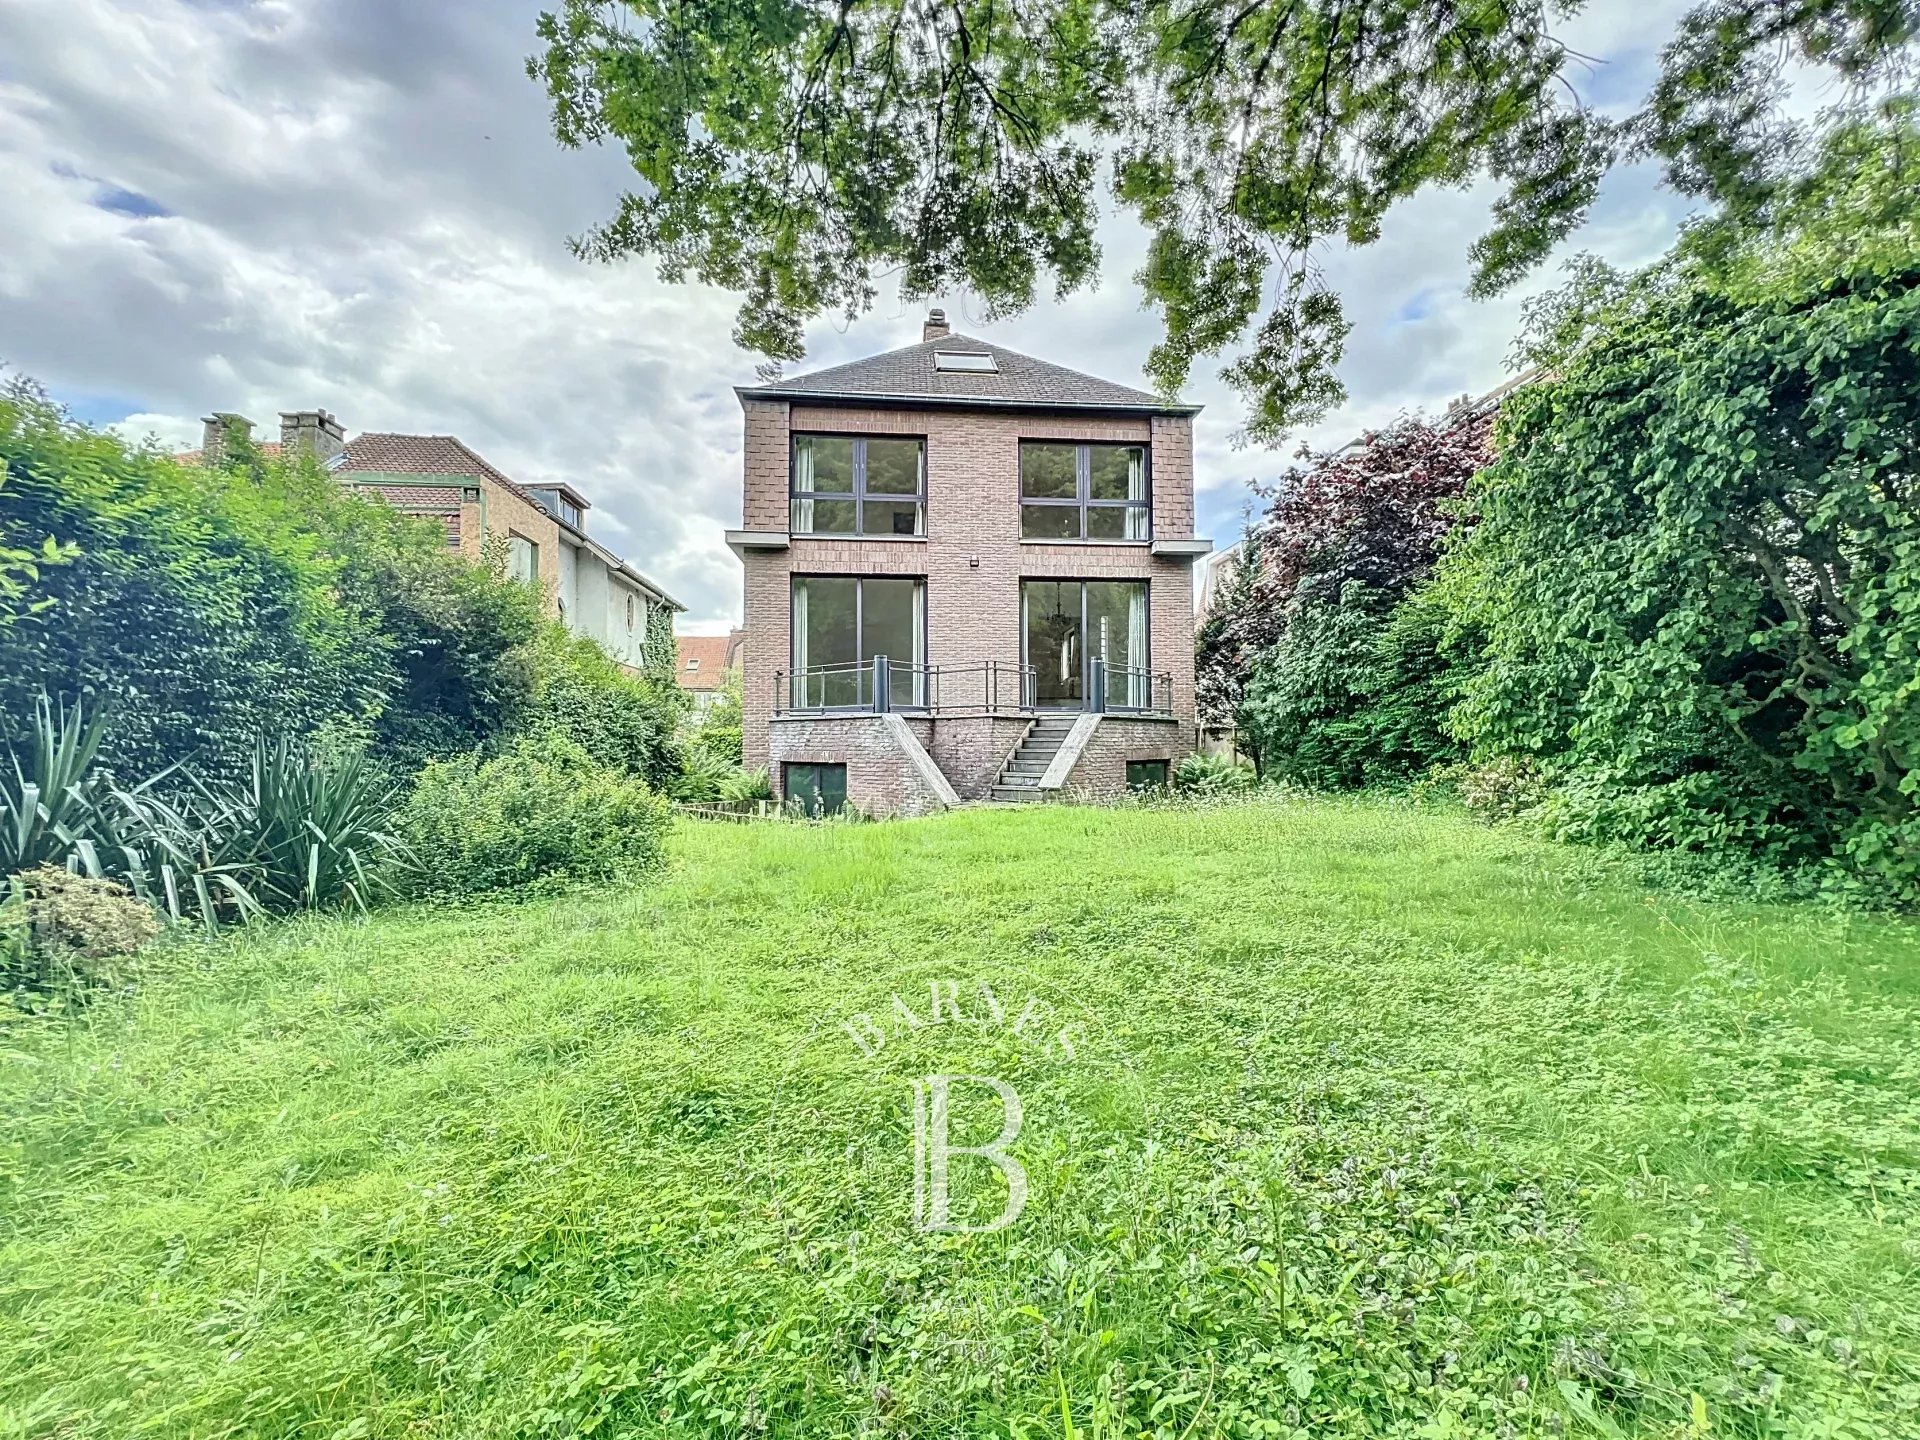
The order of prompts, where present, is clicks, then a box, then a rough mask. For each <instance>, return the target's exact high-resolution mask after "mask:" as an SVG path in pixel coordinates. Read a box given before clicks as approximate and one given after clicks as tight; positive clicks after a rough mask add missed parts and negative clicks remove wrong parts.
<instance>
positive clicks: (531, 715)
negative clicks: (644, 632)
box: [517, 623, 687, 790]
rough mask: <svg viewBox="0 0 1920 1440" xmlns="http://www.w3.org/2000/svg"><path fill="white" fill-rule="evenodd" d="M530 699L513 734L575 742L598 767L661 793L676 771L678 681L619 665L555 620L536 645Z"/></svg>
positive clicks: (681, 703)
mask: <svg viewBox="0 0 1920 1440" xmlns="http://www.w3.org/2000/svg"><path fill="white" fill-rule="evenodd" d="M531 658H532V662H533V673H534V684H533V698H532V702H531V704H530V706H529V708H528V711H527V713H526V715H525V716H524V717H523V718H522V720H521V721H520V723H519V725H518V727H517V731H518V734H520V735H525V736H529V737H534V738H540V737H551V738H554V739H559V740H564V741H568V742H570V743H572V744H575V745H578V746H579V747H580V748H581V749H582V750H584V751H585V752H586V753H587V756H588V758H590V759H591V760H592V761H593V762H594V763H595V764H596V765H600V766H604V767H607V768H609V769H614V770H623V771H626V772H628V773H630V774H633V775H638V776H639V777H640V778H641V779H642V780H644V781H646V782H647V785H648V787H649V788H650V789H655V790H664V789H666V788H667V787H668V786H669V785H670V784H671V783H672V781H673V778H674V776H675V775H676V774H677V773H678V772H679V768H680V760H679V756H678V755H677V753H676V751H675V746H674V741H673V737H674V732H675V730H676V729H677V728H678V726H679V724H680V720H681V717H682V715H683V714H684V713H685V708H686V703H687V702H686V699H685V696H684V695H683V694H682V693H681V691H680V690H679V688H678V687H677V686H668V687H666V688H664V689H663V688H662V687H661V686H660V684H659V683H658V682H656V681H654V680H651V679H646V678H635V677H634V676H632V675H629V674H628V673H627V672H626V671H624V670H622V669H621V668H620V667H619V665H617V664H616V663H615V662H614V661H613V659H612V657H610V656H609V655H608V654H607V652H606V651H604V650H602V649H601V648H600V647H599V646H598V645H596V644H594V642H593V641H591V640H588V639H585V638H584V637H581V636H578V635H569V634H568V633H567V632H566V630H565V629H564V628H562V627H561V626H560V625H558V624H555V623H548V624H546V625H544V626H542V627H541V631H540V637H539V640H538V642H537V643H536V644H535V645H534V647H533V649H532V652H531Z"/></svg>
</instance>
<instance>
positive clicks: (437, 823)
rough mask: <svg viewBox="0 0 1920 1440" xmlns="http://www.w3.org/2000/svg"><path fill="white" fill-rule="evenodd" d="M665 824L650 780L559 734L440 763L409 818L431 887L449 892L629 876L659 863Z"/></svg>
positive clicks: (424, 779) (422, 784) (425, 774)
mask: <svg viewBox="0 0 1920 1440" xmlns="http://www.w3.org/2000/svg"><path fill="white" fill-rule="evenodd" d="M668 823H669V816H668V807H667V804H666V802H665V801H664V800H662V799H661V798H660V797H659V796H657V795H655V794H654V793H653V792H652V791H651V790H649V789H648V788H647V786H646V784H645V782H643V781H642V780H640V779H639V778H638V777H637V776H634V775H631V774H628V773H627V772H625V771H623V770H619V769H615V768H612V767H610V766H605V765H599V764H596V763H595V762H594V760H593V758H592V757H591V756H589V755H588V754H587V752H586V751H585V750H584V749H582V748H581V747H580V746H579V745H577V744H575V743H573V742H572V741H569V740H563V739H559V738H556V737H552V736H547V737H523V738H522V739H521V740H519V741H517V742H516V743H515V744H514V745H513V746H512V747H511V748H510V749H508V750H507V751H506V752H505V753H503V754H500V755H497V756H494V757H493V758H491V759H489V758H485V757H483V756H481V755H478V754H473V755H465V756H460V757H458V758H455V759H452V760H437V761H433V762H432V763H430V764H429V765H428V766H427V767H426V768H425V769H424V770H423V771H422V772H421V773H420V777H419V780H418V783H417V784H416V785H415V786H414V790H413V794H412V795H411V796H410V797H409V799H408V801H407V805H406V809H405V811H404V814H403V828H404V832H405V834H406V836H407V839H408V840H409V841H410V843H411V844H412V846H413V849H414V851H415V853H416V854H418V855H419V856H420V858H421V861H422V863H423V864H424V865H425V866H426V868H427V878H426V885H427V888H429V889H430V890H433V891H435V892H437V893H441V894H450V895H472V894H480V893H483V892H487V891H495V890H513V889H518V888H522V887H525V886H529V885H533V884H536V883H537V882H557V881H591V880H609V879H615V878H618V877H622V876H626V875H631V874H634V873H636V872H638V871H642V870H646V869H648V868H651V867H653V866H655V865H657V864H658V863H659V862H660V860H661V857H662V850H663V845H664V841H665V836H666V830H667V826H668Z"/></svg>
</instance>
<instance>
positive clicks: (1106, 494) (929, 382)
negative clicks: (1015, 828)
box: [727, 310, 1212, 815]
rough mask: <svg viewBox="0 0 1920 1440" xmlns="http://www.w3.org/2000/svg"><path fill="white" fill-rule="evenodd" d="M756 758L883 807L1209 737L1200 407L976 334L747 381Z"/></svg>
mask: <svg viewBox="0 0 1920 1440" xmlns="http://www.w3.org/2000/svg"><path fill="white" fill-rule="evenodd" d="M736 393H737V395H738V396H739V400H740V404H741V407H742V410H743V412H744V423H745V487H744V496H743V500H744V505H743V511H744V513H743V526H742V528H741V529H740V530H738V531H732V532H729V534H728V537H727V538H728V543H729V545H730V546H731V547H732V548H733V550H734V551H735V553H736V554H738V555H739V556H740V557H741V560H742V562H743V563H744V565H745V568H746V605H745V610H746V640H745V643H744V645H743V647H742V670H743V676H744V692H745V693H744V710H745V717H744V730H745V749H746V763H747V764H748V765H749V766H759V765H765V766H767V767H768V768H769V771H770V774H771V778H772V781H773V785H774V787H775V790H776V792H777V793H780V794H781V795H783V796H785V797H788V798H791V799H798V800H805V801H807V802H808V803H809V804H821V805H824V806H828V807H831V806H833V805H835V804H839V803H845V804H847V805H850V806H852V807H854V808H857V809H860V810H862V811H865V812H867V813H870V814H885V815H897V814H918V813H924V812H926V811H930V810H936V809H940V808H943V807H945V806H950V805H954V804H958V803H961V802H964V801H970V800H989V799H993V800H1022V799H1036V798H1046V797H1047V796H1049V795H1066V794H1072V793H1085V794H1093V795H1111V794H1114V793H1117V792H1119V791H1121V790H1123V789H1124V788H1126V787H1127V786H1128V785H1129V784H1130V783H1131V784H1145V783H1153V782H1155V781H1159V780H1163V779H1164V778H1165V777H1166V775H1167V773H1168V772H1169V770H1170V769H1171V766H1172V765H1173V764H1174V763H1175V762H1176V761H1177V760H1178V759H1179V758H1180V757H1181V756H1183V755H1185V754H1186V753H1188V752H1189V751H1190V750H1192V748H1193V745H1194V696H1193V574H1192V566H1193V564H1194V562H1195V561H1196V560H1197V559H1199V558H1201V557H1203V556H1205V555H1206V554H1207V553H1208V551H1209V550H1211V548H1212V544H1211V542H1210V541H1208V540H1204V539H1200V538H1197V537H1195V535H1194V533H1193V529H1194V508H1193V417H1194V415H1195V414H1196V413H1197V412H1198V407H1197V406H1192V405H1182V404H1177V403H1169V402H1167V401H1164V400H1162V399H1160V398H1159V397H1157V396H1154V395H1151V394H1148V393H1146V392H1144V391H1139V390H1133V389H1129V388H1127V387H1125V386H1121V385H1115V384H1111V383H1109V382H1107V381H1103V380H1098V379H1095V378H1093V377H1091V376H1087V375H1082V374H1079V373H1078V372H1075V371H1072V370H1068V369H1065V368H1064V367H1061V366H1057V365H1052V364H1049V363H1047V362H1045V361H1041V360H1037V359H1034V358H1032V357H1030V356H1026V355H1021V354H1019V353H1018V352H1015V351H1011V350H1007V349H1004V348H1002V347H1000V346H995V345H990V344H988V343H986V342H985V341H981V340H977V339H974V338H972V337H970V336H965V335H958V334H954V333H953V332H952V331H951V330H950V328H949V327H948V326H947V324H946V321H945V317H944V315H943V314H942V313H941V312H940V311H937V310H936V311H934V312H933V313H932V314H931V315H930V316H929V317H928V320H927V323H926V325H925V327H924V329H923V332H922V340H921V343H919V344H918V345H910V346H907V347H905V348H903V349H900V350H895V351H890V352H888V353H886V354H883V355H878V356H874V357H872V358H870V359H867V360H861V361H855V362H853V363H852V364H849V365H842V366H838V367H835V368H833V369H829V370H823V371H818V372H815V373H813V374H810V375H803V376H798V377H794V378H792V379H787V380H782V381H780V382H778V383H775V384H770V385H761V386H752V387H742V388H740V389H739V390H737V392H736Z"/></svg>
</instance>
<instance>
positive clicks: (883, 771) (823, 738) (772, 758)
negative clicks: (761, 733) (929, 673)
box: [767, 715, 946, 816]
mask: <svg viewBox="0 0 1920 1440" xmlns="http://www.w3.org/2000/svg"><path fill="white" fill-rule="evenodd" d="M907 725H908V728H909V729H911V730H912V731H913V733H914V735H915V736H916V737H917V738H918V739H919V741H920V743H921V745H923V746H925V745H927V744H928V740H929V738H930V731H931V728H932V722H931V721H929V720H924V719H921V720H909V721H908V722H907ZM768 731H769V733H768V736H767V745H768V750H769V758H768V762H767V763H768V773H769V775H770V776H771V778H772V780H773V786H774V793H775V794H776V795H784V790H783V785H784V781H785V772H784V769H783V767H784V766H785V765H786V764H788V763H789V762H804V763H809V764H816V765H845V766H846V767H847V804H848V805H849V806H851V807H852V808H853V809H855V810H859V811H861V812H862V813H863V814H867V815H875V816H894V815H930V814H933V813H934V812H936V811H939V810H944V809H945V808H946V806H945V805H944V804H943V803H942V802H941V800H940V797H939V796H938V795H936V794H934V793H933V790H932V789H931V788H930V787H929V786H928V785H927V783H926V782H925V781H924V780H923V779H922V778H921V776H920V773H919V771H918V770H916V769H915V768H914V767H913V765H912V764H911V763H910V762H909V761H908V759H907V757H906V756H905V755H903V754H901V753H900V747H899V746H898V745H896V744H895V743H894V740H893V737H892V736H891V735H890V734H888V733H887V727H886V722H885V720H884V719H883V717H881V716H878V715H847V716H838V717H835V718H833V719H814V718H807V719H792V720H786V719H782V720H776V721H774V722H773V723H772V724H771V725H770V726H769V727H768Z"/></svg>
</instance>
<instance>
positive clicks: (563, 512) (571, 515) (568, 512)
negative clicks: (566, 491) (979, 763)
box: [560, 496, 580, 530]
mask: <svg viewBox="0 0 1920 1440" xmlns="http://www.w3.org/2000/svg"><path fill="white" fill-rule="evenodd" d="M560 518H561V519H562V520H564V521H566V522H567V524H569V525H571V526H573V528H574V529H576V530H578V529H579V528H580V507H579V506H578V505H576V504H574V503H573V502H572V501H571V500H569V499H567V498H566V497H565V496H562V497H561V498H560Z"/></svg>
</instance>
